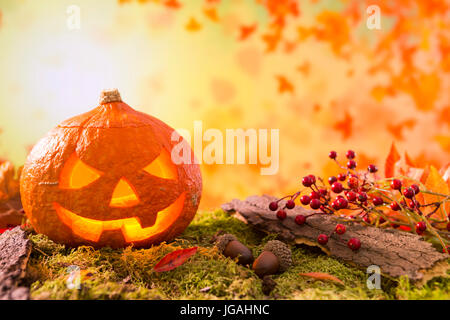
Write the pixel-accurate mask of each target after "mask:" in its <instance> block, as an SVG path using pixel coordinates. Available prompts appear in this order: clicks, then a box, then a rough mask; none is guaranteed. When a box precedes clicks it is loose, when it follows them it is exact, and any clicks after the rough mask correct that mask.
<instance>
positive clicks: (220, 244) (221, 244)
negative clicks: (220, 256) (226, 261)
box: [216, 233, 237, 252]
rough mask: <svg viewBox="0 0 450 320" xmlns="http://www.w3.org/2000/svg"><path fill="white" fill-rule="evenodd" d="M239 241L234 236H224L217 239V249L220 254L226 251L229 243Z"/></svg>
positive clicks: (228, 234)
mask: <svg viewBox="0 0 450 320" xmlns="http://www.w3.org/2000/svg"><path fill="white" fill-rule="evenodd" d="M234 240H237V238H236V237H235V236H234V235H232V234H231V233H226V234H223V235H221V236H219V237H217V241H216V247H217V248H218V249H219V251H220V252H223V250H225V248H226V246H227V244H228V242H230V241H234Z"/></svg>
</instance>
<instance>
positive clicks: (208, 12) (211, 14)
mask: <svg viewBox="0 0 450 320" xmlns="http://www.w3.org/2000/svg"><path fill="white" fill-rule="evenodd" d="M203 13H204V14H205V16H207V17H208V18H209V19H210V20H211V21H214V22H218V21H219V16H218V15H217V10H216V8H205V9H203Z"/></svg>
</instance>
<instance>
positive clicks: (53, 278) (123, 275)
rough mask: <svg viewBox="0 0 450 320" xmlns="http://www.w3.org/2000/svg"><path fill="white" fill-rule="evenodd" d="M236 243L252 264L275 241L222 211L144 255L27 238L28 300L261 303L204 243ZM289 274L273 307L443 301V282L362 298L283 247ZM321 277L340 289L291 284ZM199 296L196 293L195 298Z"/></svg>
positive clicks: (310, 258) (340, 269)
mask: <svg viewBox="0 0 450 320" xmlns="http://www.w3.org/2000/svg"><path fill="white" fill-rule="evenodd" d="M219 230H221V231H223V232H226V233H232V234H234V235H236V236H237V237H238V238H239V239H240V240H241V241H242V242H243V243H245V244H246V245H248V246H249V247H250V248H251V249H252V250H253V253H254V254H255V256H256V255H257V254H259V253H260V252H261V250H262V248H263V246H264V245H265V243H266V242H267V241H269V240H272V239H274V238H276V235H273V234H270V235H266V234H261V233H258V232H256V231H254V230H253V229H251V228H250V227H248V226H247V225H245V224H244V223H242V222H240V221H239V220H237V219H234V218H232V217H230V216H229V215H228V214H226V213H224V212H223V211H216V212H204V213H199V214H197V216H196V218H195V219H194V221H193V222H192V223H191V225H190V226H189V227H188V229H187V230H186V231H185V232H184V233H183V235H182V236H181V237H180V238H179V239H176V240H175V241H173V242H171V243H162V244H160V245H158V246H153V247H151V248H149V249H133V248H126V249H120V250H114V249H111V248H103V249H100V250H94V249H93V248H90V247H78V248H66V247H64V246H62V245H58V244H55V243H54V242H52V241H50V240H48V239H47V238H46V237H45V236H43V235H32V236H31V240H32V242H33V251H32V254H31V257H30V262H29V265H28V270H27V278H26V279H25V281H26V282H27V284H28V285H30V286H31V294H32V297H33V298H34V299H265V298H266V297H265V296H264V294H263V293H262V289H261V288H262V282H261V280H260V279H259V278H258V277H257V276H256V275H255V274H254V273H253V271H251V270H250V269H248V268H246V267H243V266H240V265H237V264H236V263H235V261H233V260H232V259H229V258H226V257H224V256H223V255H221V254H220V253H219V252H217V250H216V248H215V247H214V244H213V243H212V237H213V236H214V235H215V234H216V233H217V232H218V231H219ZM191 246H198V247H199V250H198V252H197V254H195V255H194V256H193V257H191V258H190V259H189V261H188V262H186V263H185V264H184V265H182V266H180V267H178V268H176V269H174V270H172V271H169V272H162V273H157V272H154V271H153V270H152V269H153V267H154V266H155V265H156V263H157V262H158V261H159V260H160V259H161V258H162V257H163V256H164V255H166V254H167V253H169V252H172V251H174V250H177V249H180V248H187V247H191ZM291 248H292V250H293V260H294V266H293V267H292V268H290V269H289V270H288V271H286V272H284V273H282V274H279V275H276V276H274V277H273V278H274V280H275V281H276V282H277V284H278V285H277V287H276V288H275V290H274V291H273V292H272V293H271V295H270V298H277V299H396V298H400V299H449V297H450V296H449V292H450V281H448V279H441V278H438V279H435V280H433V281H430V282H429V283H428V284H427V285H426V286H424V287H423V288H415V287H413V286H412V285H410V284H409V282H408V281H407V280H406V279H401V280H400V281H399V282H398V286H397V281H390V282H388V283H383V289H384V291H383V290H368V289H367V287H366V285H365V282H366V279H367V275H366V274H365V273H364V272H363V271H361V270H359V269H356V268H354V267H352V266H349V265H347V264H344V263H342V262H340V261H338V260H336V259H333V258H331V257H328V256H326V255H325V254H323V253H321V252H320V251H318V250H315V249H311V248H308V247H306V246H305V247H303V246H300V247H291ZM73 265H76V266H78V267H79V268H80V269H81V288H80V289H79V290H77V289H69V288H68V287H67V283H66V281H67V279H68V277H69V270H68V268H69V267H70V266H73ZM307 272H326V273H329V274H332V275H334V276H336V277H338V278H339V279H341V280H342V281H343V282H344V283H345V286H342V285H339V284H335V283H331V282H323V281H314V280H313V279H310V278H306V277H302V276H299V273H307ZM202 289H203V290H202Z"/></svg>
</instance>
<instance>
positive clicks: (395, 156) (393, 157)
mask: <svg viewBox="0 0 450 320" xmlns="http://www.w3.org/2000/svg"><path fill="white" fill-rule="evenodd" d="M399 160H400V154H399V153H398V151H397V148H396V147H395V144H394V143H392V145H391V151H389V155H388V157H387V158H386V162H385V165H384V176H385V177H386V178H391V177H393V176H394V171H395V164H396V163H397V162H398V161H399Z"/></svg>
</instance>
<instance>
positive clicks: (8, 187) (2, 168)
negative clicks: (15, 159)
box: [0, 161, 21, 201]
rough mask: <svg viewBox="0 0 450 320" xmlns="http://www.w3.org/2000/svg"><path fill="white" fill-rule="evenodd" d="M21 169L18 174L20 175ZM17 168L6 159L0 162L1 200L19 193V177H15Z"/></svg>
mask: <svg viewBox="0 0 450 320" xmlns="http://www.w3.org/2000/svg"><path fill="white" fill-rule="evenodd" d="M20 171H21V169H19V170H18V172H17V175H20ZM15 176H16V170H15V168H14V165H13V164H12V163H11V162H9V161H5V162H3V163H2V164H0V201H1V200H8V199H11V198H13V197H15V196H16V195H18V194H19V179H15Z"/></svg>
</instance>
